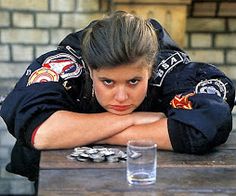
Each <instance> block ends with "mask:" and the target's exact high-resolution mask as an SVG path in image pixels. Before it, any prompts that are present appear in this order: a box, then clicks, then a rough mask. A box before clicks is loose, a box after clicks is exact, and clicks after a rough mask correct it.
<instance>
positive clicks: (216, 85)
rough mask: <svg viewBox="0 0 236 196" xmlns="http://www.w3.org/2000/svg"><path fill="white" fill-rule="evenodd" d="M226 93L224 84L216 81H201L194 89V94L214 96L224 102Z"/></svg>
mask: <svg viewBox="0 0 236 196" xmlns="http://www.w3.org/2000/svg"><path fill="white" fill-rule="evenodd" d="M226 92H227V90H226V86H225V84H224V83H223V82H222V81H220V80H218V79H209V80H204V81H201V82H199V83H198V84H197V86H196V88H195V93H207V94H216V95H218V96H220V97H222V98H223V99H224V100H225V99H226Z"/></svg>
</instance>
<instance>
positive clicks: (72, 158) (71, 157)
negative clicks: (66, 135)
mask: <svg viewBox="0 0 236 196" xmlns="http://www.w3.org/2000/svg"><path fill="white" fill-rule="evenodd" d="M66 158H67V159H70V160H75V159H76V157H74V156H71V155H67V156H66Z"/></svg>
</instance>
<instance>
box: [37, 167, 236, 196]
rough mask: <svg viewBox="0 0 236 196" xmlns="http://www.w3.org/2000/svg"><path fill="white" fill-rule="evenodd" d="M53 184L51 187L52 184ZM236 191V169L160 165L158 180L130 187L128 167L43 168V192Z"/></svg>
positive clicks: (179, 192)
mask: <svg viewBox="0 0 236 196" xmlns="http://www.w3.org/2000/svg"><path fill="white" fill-rule="evenodd" d="M49 184H50V186H48V185H49ZM216 193H218V194H220V193H223V195H226V194H227V195H228V194H229V195H230V194H232V195H233V194H236V169H226V168H159V169H158V170H157V183H156V184H154V185H148V186H130V185H129V184H128V183H127V181H126V171H125V169H124V168H123V169H105V170H101V169H67V170H41V171H40V182H39V195H95V194H96V195H129V196H130V195H131V196H132V195H135V196H138V195H146V196H149V195H150V196H151V195H173V194H180V195H191V194H194V195H197V194H201V195H204V194H205V195H210V194H212V195H214V194H216Z"/></svg>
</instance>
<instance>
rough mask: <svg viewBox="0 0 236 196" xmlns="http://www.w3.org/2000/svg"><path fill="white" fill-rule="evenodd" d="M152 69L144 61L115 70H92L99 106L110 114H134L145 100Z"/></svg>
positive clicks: (118, 67)
mask: <svg viewBox="0 0 236 196" xmlns="http://www.w3.org/2000/svg"><path fill="white" fill-rule="evenodd" d="M149 77H150V68H149V66H148V65H147V63H146V62H145V61H144V60H139V61H137V62H135V63H133V64H126V65H121V66H117V67H115V68H101V69H98V70H91V78H92V80H93V85H94V86H93V87H94V91H95V95H96V98H97V100H98V102H99V104H100V105H101V106H102V107H103V108H104V109H105V110H106V111H108V112H111V113H114V114H118V115H124V114H129V113H131V112H133V111H134V110H135V109H136V108H137V107H138V106H139V105H140V104H141V103H142V101H143V100H144V98H145V96H146V93H147V88H148V79H149Z"/></svg>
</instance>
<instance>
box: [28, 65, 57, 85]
mask: <svg viewBox="0 0 236 196" xmlns="http://www.w3.org/2000/svg"><path fill="white" fill-rule="evenodd" d="M51 81H53V82H58V81H59V75H58V74H57V73H56V72H55V71H53V70H51V69H47V68H44V67H41V68H40V69H37V70H35V71H34V72H33V73H32V74H31V76H30V77H29V79H28V83H27V86H29V85H31V84H34V83H42V82H51Z"/></svg>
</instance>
